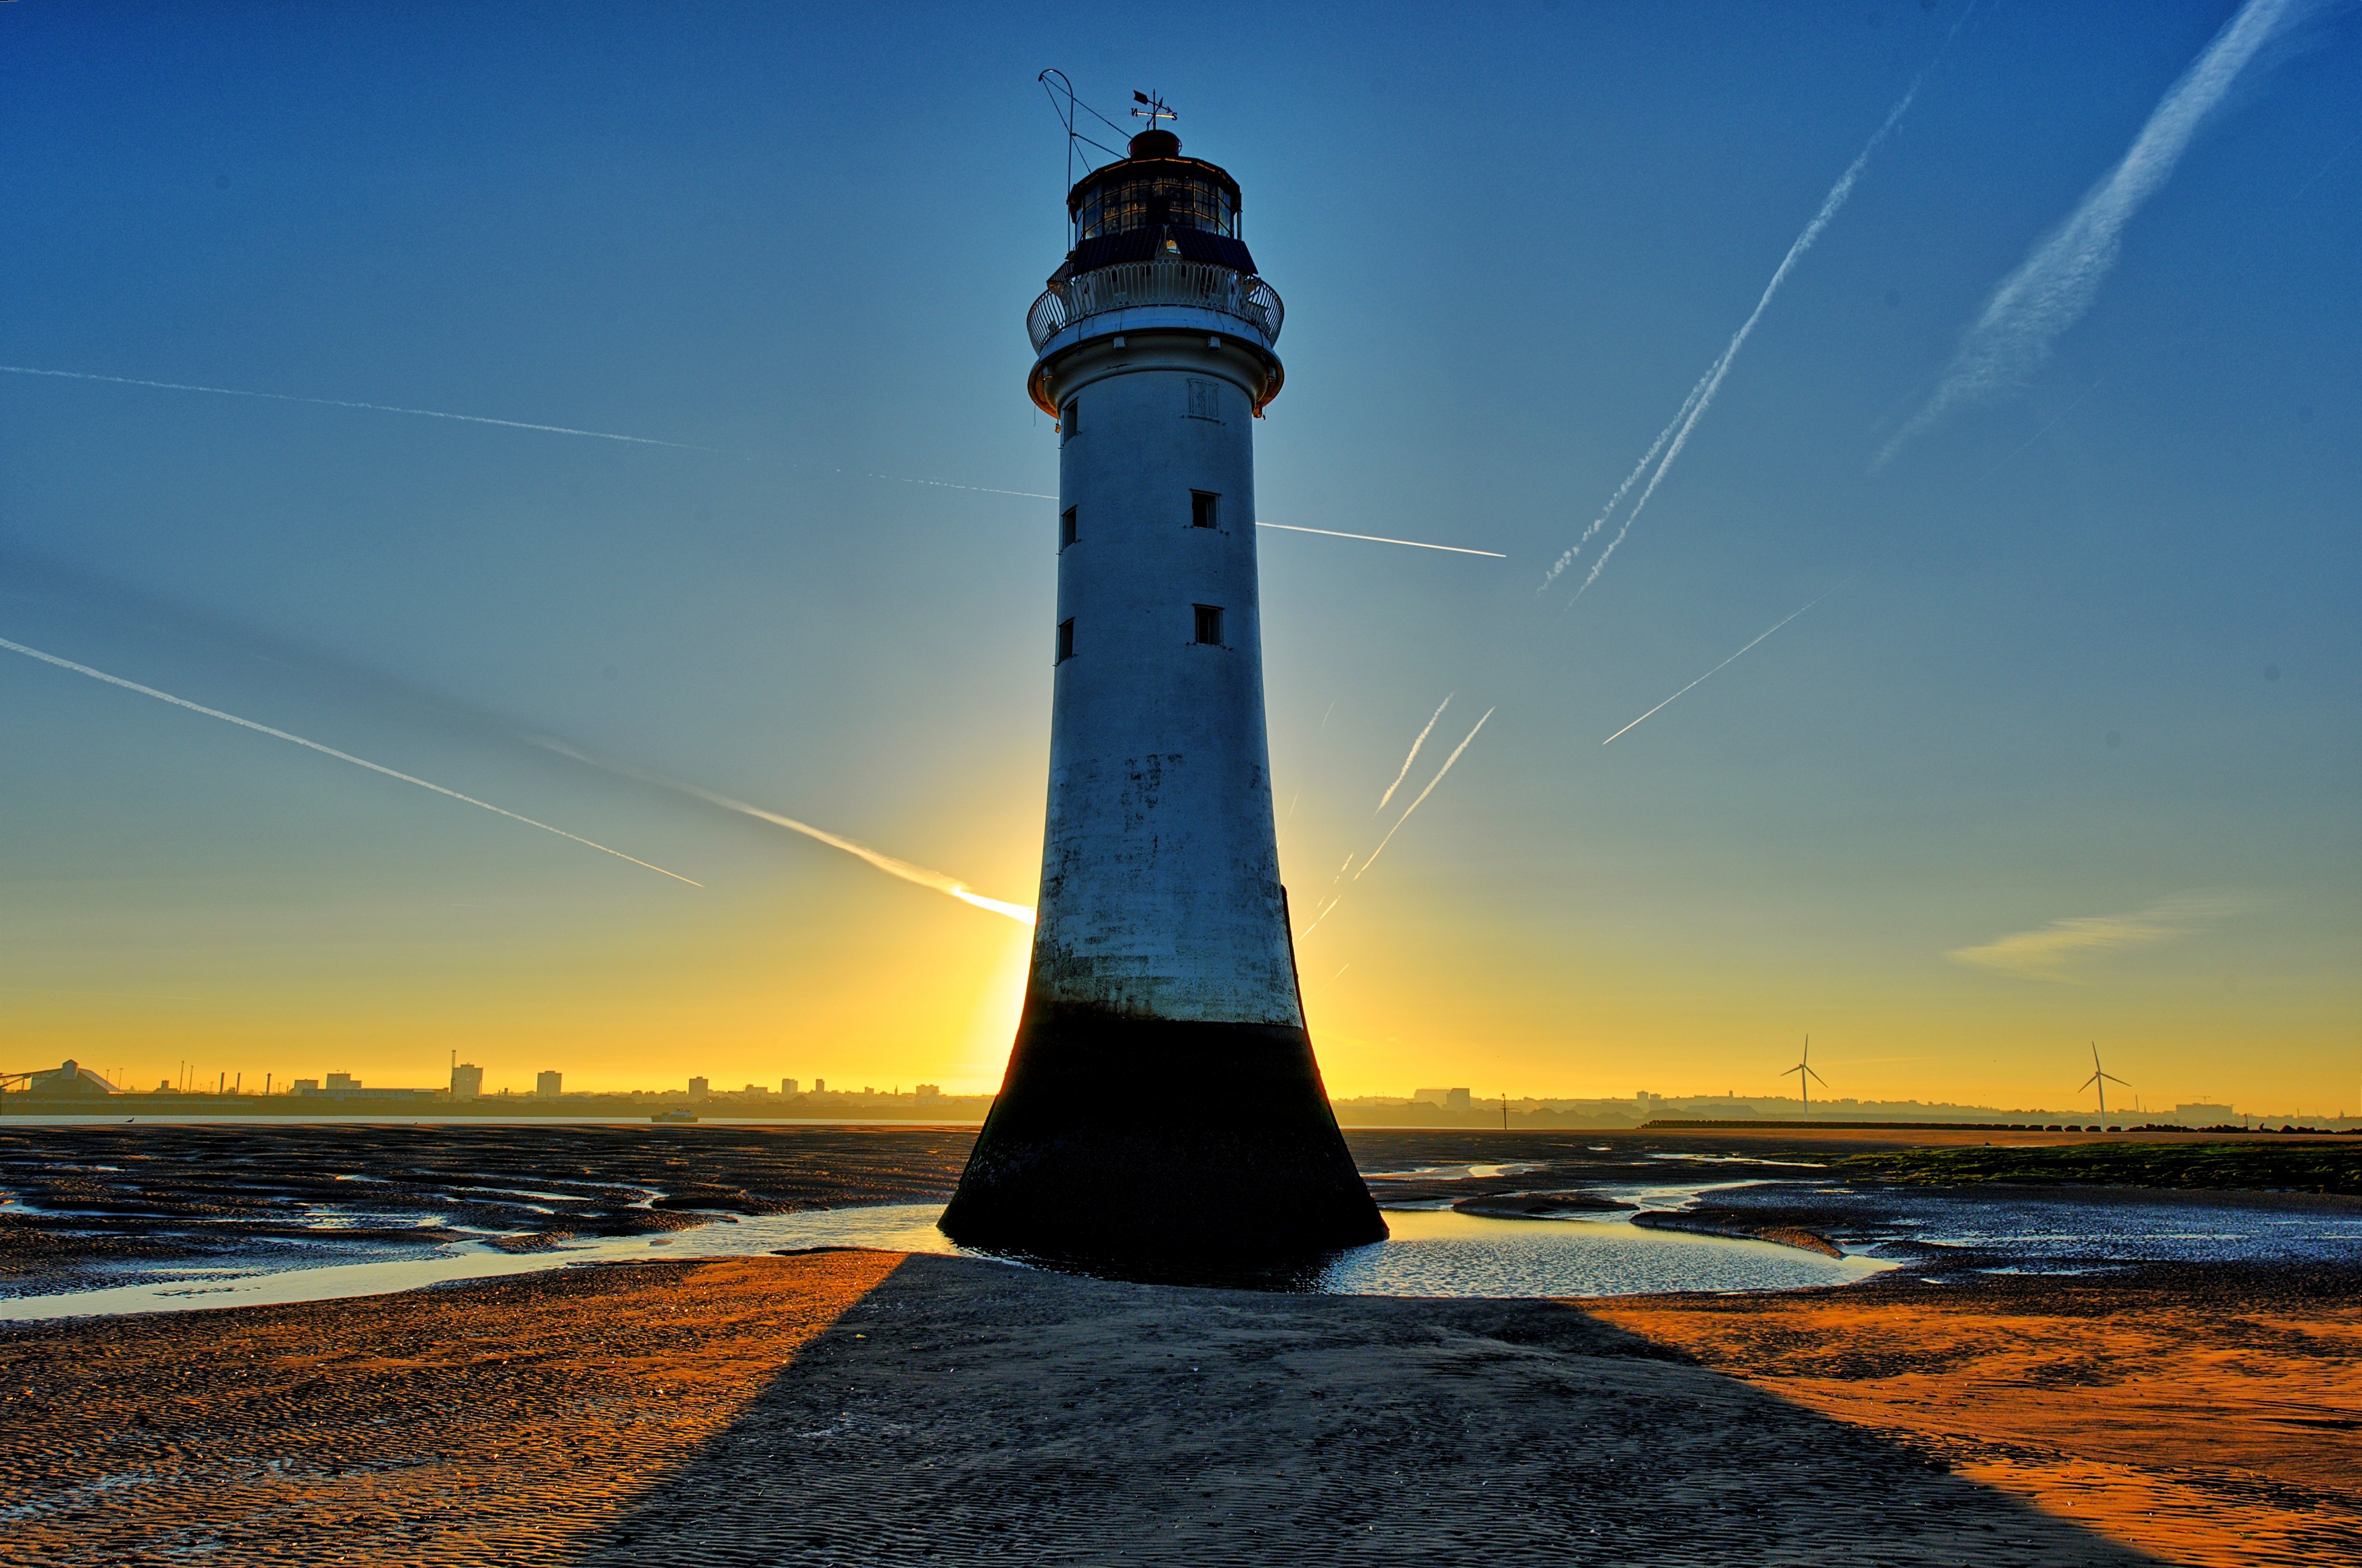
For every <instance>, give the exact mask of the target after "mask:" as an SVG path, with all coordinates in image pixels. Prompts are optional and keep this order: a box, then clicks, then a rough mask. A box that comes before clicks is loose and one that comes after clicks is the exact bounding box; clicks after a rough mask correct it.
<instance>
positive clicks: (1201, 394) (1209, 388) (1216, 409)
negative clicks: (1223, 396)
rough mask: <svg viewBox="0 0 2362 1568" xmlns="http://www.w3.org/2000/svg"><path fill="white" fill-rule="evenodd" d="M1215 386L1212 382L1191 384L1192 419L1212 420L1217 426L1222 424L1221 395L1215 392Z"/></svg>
mask: <svg viewBox="0 0 2362 1568" xmlns="http://www.w3.org/2000/svg"><path fill="white" fill-rule="evenodd" d="M1214 386H1215V383H1214V382H1212V381H1191V382H1190V383H1189V417H1190V418H1192V419H1210V420H1212V421H1213V422H1214V423H1215V424H1217V425H1219V424H1220V423H1221V422H1222V404H1221V402H1220V393H1218V392H1215V390H1214Z"/></svg>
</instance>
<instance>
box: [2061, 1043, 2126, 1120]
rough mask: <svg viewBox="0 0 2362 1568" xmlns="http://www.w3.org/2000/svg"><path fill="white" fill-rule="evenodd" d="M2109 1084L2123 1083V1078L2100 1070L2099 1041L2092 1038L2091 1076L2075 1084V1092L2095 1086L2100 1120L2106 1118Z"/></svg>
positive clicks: (2079, 1092)
mask: <svg viewBox="0 0 2362 1568" xmlns="http://www.w3.org/2000/svg"><path fill="white" fill-rule="evenodd" d="M2110 1084H2125V1080H2124V1079H2122V1078H2120V1077H2116V1075H2115V1074H2114V1073H2103V1072H2102V1071H2101V1070H2100V1043H2099V1042H2098V1041H2096V1040H2094V1041H2092V1076H2091V1077H2088V1078H2085V1079H2084V1080H2083V1081H2082V1083H2081V1085H2079V1086H2077V1088H2076V1090H2075V1092H2076V1093H2078V1094H2081V1093H2082V1092H2083V1090H2084V1089H2087V1088H2097V1089H2098V1090H2099V1091H2100V1120H2101V1121H2106V1120H2107V1119H2108V1086H2109V1085H2110ZM2132 1087H2133V1086H2132V1085H2130V1084H2125V1088H2132Z"/></svg>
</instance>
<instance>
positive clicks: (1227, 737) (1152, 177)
mask: <svg viewBox="0 0 2362 1568" xmlns="http://www.w3.org/2000/svg"><path fill="white" fill-rule="evenodd" d="M1150 125H1151V128H1149V129H1148V130H1146V131H1143V132H1142V133H1141V134H1140V135H1138V136H1136V137H1134V138H1131V148H1130V156H1129V157H1127V158H1124V159H1120V160H1117V161H1115V162H1112V163H1109V164H1107V165H1105V166H1103V167H1101V168H1099V169H1098V170H1095V171H1092V172H1090V173H1089V174H1087V175H1086V176H1085V177H1084V178H1083V179H1082V180H1081V181H1080V182H1078V183H1076V185H1075V186H1074V188H1073V189H1072V190H1071V191H1070V192H1069V193H1068V194H1067V197H1066V211H1067V217H1068V220H1069V234H1070V236H1071V238H1072V244H1073V248H1072V249H1071V250H1070V251H1069V252H1068V253H1067V256H1066V259H1065V262H1064V263H1063V264H1062V265H1061V266H1060V267H1059V268H1058V270H1057V271H1055V272H1054V273H1053V274H1052V275H1051V277H1050V280H1049V287H1048V288H1047V289H1046V290H1045V291H1044V292H1043V294H1042V296H1041V297H1040V298H1039V299H1037V300H1036V301H1035V302H1034V304H1033V308H1032V311H1031V312H1030V313H1029V314H1028V315H1027V318H1026V327H1027V331H1028V335H1029V336H1030V337H1031V338H1032V345H1033V349H1034V356H1035V358H1034V362H1033V368H1032V372H1031V374H1030V376H1029V377H1028V380H1027V383H1026V386H1027V391H1028V392H1030V393H1031V394H1032V399H1033V402H1034V403H1036V404H1037V405H1039V406H1040V407H1041V408H1042V410H1043V412H1044V413H1046V414H1050V415H1052V416H1053V418H1054V420H1055V422H1056V435H1057V441H1058V513H1057V536H1056V537H1057V573H1058V591H1057V609H1056V612H1055V615H1054V626H1052V627H1045V628H1044V630H1045V631H1047V632H1050V633H1051V634H1052V635H1051V638H1050V643H1051V650H1050V651H1051V653H1052V657H1053V658H1054V675H1053V690H1054V695H1053V698H1052V709H1051V723H1050V788H1049V809H1048V815H1047V820H1046V824H1045V828H1044V832H1043V847H1042V889H1041V896H1040V900H1039V916H1038V922H1037V924H1036V925H1035V928H1034V936H1033V954H1032V971H1031V974H1030V976H1029V977H1028V981H1027V985H1026V993H1025V1004H1024V1010H1023V1012H1022V1014H1021V1018H1020V1020H1019V1022H1018V1026H1017V1039H1016V1043H1015V1046H1014V1048H1013V1050H1012V1051H1011V1052H1010V1061H1009V1070H1008V1074H1007V1077H1005V1078H1004V1079H1003V1080H1002V1083H1001V1088H1000V1093H999V1097H998V1098H997V1099H995V1100H994V1102H993V1107H992V1110H991V1113H990V1115H989V1116H988V1118H987V1119H986V1121H985V1124H984V1130H983V1132H982V1133H981V1134H980V1135H979V1136H978V1138H977V1143H976V1148H975V1150H974V1152H973V1153H972V1154H970V1155H969V1157H968V1163H967V1167H966V1171H965V1173H964V1174H963V1175H962V1176H961V1177H960V1184H959V1190H958V1193H957V1195H956V1196H955V1198H953V1200H952V1203H951V1206H950V1208H949V1209H946V1210H945V1211H944V1218H943V1221H942V1224H943V1229H944V1231H946V1232H948V1233H949V1234H950V1235H951V1236H952V1237H953V1238H954V1239H955V1240H957V1241H959V1242H965V1243H969V1244H974V1245H980V1246H987V1247H995V1248H1007V1249H1015V1250H1021V1251H1026V1252H1035V1253H1126V1254H1164V1255H1172V1254H1201V1255H1202V1254H1228V1255H1263V1256H1282V1255H1288V1254H1301V1253H1313V1252H1319V1251H1321V1250H1325V1249H1330V1248H1336V1247H1343V1246H1351V1245H1356V1244H1359V1243H1362V1242H1374V1241H1378V1240H1381V1239H1383V1238H1384V1237H1385V1234H1386V1229H1385V1222H1384V1221H1383V1220H1380V1219H1379V1217H1378V1212H1377V1208H1376V1206H1375V1204H1374V1203H1373V1202H1372V1201H1371V1198H1370V1195H1369V1191H1368V1189H1367V1188H1366V1187H1364V1186H1363V1183H1362V1180H1361V1177H1360V1176H1359V1175H1358V1173H1356V1172H1355V1170H1354V1168H1353V1163H1352V1156H1351V1154H1349V1153H1348V1152H1347V1150H1346V1148H1345V1142H1344V1139H1343V1137H1342V1136H1341V1134H1340V1133H1339V1132H1338V1130H1337V1121H1336V1117H1335V1115H1334V1114H1333V1113H1332V1112H1331V1111H1330V1108H1329V1100H1328V1095H1327V1092H1326V1090H1325V1089H1324V1088H1322V1085H1321V1081H1320V1070H1319V1066H1318V1064H1317V1063H1316V1062H1315V1061H1314V1059H1313V1055H1312V1041H1311V1037H1310V1035H1309V1033H1308V1032H1307V1030H1306V1028H1305V1022H1304V1006H1303V1000H1302V997H1301V995H1300V992H1299V988H1298V985H1297V972H1296V953H1295V943H1294V938H1293V934H1292V933H1291V931H1290V929H1289V923H1288V903H1287V892H1286V889H1285V888H1284V887H1282V886H1281V883H1280V876H1279V849H1278V844H1277V840H1276V836H1275V829H1274V823H1273V819H1272V798H1271V761H1270V745H1269V742H1268V740H1267V737H1266V734H1265V730H1264V701H1263V617H1262V609H1261V601H1260V596H1259V594H1258V591H1257V585H1256V567H1255V505H1254V422H1255V420H1257V419H1258V418H1260V417H1261V416H1262V414H1263V411H1264V406H1265V405H1266V404H1268V403H1270V402H1271V400H1272V399H1273V398H1274V397H1275V396H1277V395H1278V392H1279V389H1280V381H1281V378H1282V376H1283V373H1284V372H1283V370H1282V367H1281V364H1280V359H1279V355H1278V352H1277V344H1278V340H1279V331H1280V321H1281V304H1280V299H1279V296H1278V294H1277V293H1275V292H1274V291H1273V290H1272V288H1271V286H1270V285H1269V284H1268V283H1266V282H1264V281H1263V280H1262V279H1261V278H1260V277H1259V276H1257V275H1256V272H1255V267H1254V260H1253V257H1252V256H1251V255H1250V254H1249V252H1248V249H1247V247H1246V244H1245V242H1244V240H1243V239H1242V238H1241V237H1240V226H1239V212H1240V207H1241V200H1240V191H1239V185H1238V182H1237V181H1235V180H1233V179H1231V176H1230V175H1229V174H1228V173H1227V172H1225V171H1223V170H1221V169H1220V168H1218V167H1216V166H1215V165H1213V164H1211V163H1208V162H1205V161H1203V160H1199V159H1194V158H1185V157H1183V156H1182V153H1181V142H1180V139H1179V138H1177V137H1175V135H1174V134H1173V133H1172V132H1170V131H1168V130H1164V129H1163V128H1161V127H1157V126H1156V125H1155V123H1154V120H1153V118H1152V119H1151V122H1150Z"/></svg>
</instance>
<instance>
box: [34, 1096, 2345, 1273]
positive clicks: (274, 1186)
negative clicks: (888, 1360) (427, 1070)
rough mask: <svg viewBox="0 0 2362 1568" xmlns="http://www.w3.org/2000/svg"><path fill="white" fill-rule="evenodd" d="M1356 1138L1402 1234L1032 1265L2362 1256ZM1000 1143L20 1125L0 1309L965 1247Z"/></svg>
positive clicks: (1654, 1153)
mask: <svg viewBox="0 0 2362 1568" xmlns="http://www.w3.org/2000/svg"><path fill="white" fill-rule="evenodd" d="M1349 1136H1350V1143H1351V1144H1352V1148H1353V1150H1354V1153H1355V1155H1356V1159H1357V1162H1358V1163H1359V1165H1360V1166H1361V1168H1362V1170H1363V1173H1364V1175H1365V1176H1366V1178H1367V1179H1368V1180H1369V1182H1370V1185H1371V1187H1372V1188H1373V1189H1374V1192H1375V1193H1376V1194H1377V1196H1378V1198H1379V1201H1380V1202H1381V1203H1382V1204H1383V1205H1385V1206H1386V1207H1387V1208H1388V1209H1389V1210H1390V1211H1392V1212H1393V1214H1394V1216H1395V1218H1394V1220H1393V1224H1394V1229H1395V1231H1396V1242H1393V1243H1389V1244H1388V1245H1387V1246H1386V1247H1385V1248H1383V1249H1380V1250H1378V1251H1376V1252H1363V1253H1350V1254H1341V1255H1340V1256H1339V1257H1337V1258H1333V1259H1326V1260H1314V1261H1311V1262H1309V1263H1308V1264H1306V1265H1305V1266H1303V1267H1301V1268H1297V1269H1293V1270H1286V1271H1263V1272H1261V1273H1257V1274H1254V1275H1253V1276H1247V1275H1230V1274H1218V1273H1209V1272H1208V1271H1207V1270H1205V1269H1203V1268H1201V1267H1197V1266H1195V1265H1192V1266H1189V1267H1184V1268H1179V1269H1167V1270H1165V1271H1164V1272H1163V1273H1157V1272H1155V1271H1149V1272H1147V1273H1143V1272H1142V1271H1141V1270H1139V1269H1137V1268H1132V1269H1125V1268H1120V1267H1115V1266H1112V1265H1108V1264H1105V1263H1104V1261H1102V1262H1101V1263H1100V1264H1094V1263H1093V1261H1092V1260H1027V1261H1034V1262H1042V1261H1049V1262H1051V1263H1052V1264H1054V1266H1064V1267H1068V1268H1069V1269H1070V1270H1073V1271H1079V1272H1085V1273H1099V1274H1109V1275H1118V1276H1121V1277H1131V1278H1136V1279H1146V1280H1148V1281H1149V1282H1154V1281H1156V1280H1159V1279H1163V1280H1166V1281H1168V1282H1172V1283H1198V1284H1220V1285H1247V1286H1256V1287H1261V1288H1276V1289H1295V1290H1315V1291H1319V1290H1326V1291H1332V1292H1337V1291H1342V1292H1349V1293H1363V1294H1380V1295H1418V1294H1429V1295H1462V1296H1473V1295H1498V1296H1520V1295H1523V1296H1533V1295H1563V1296H1590V1295H1598V1294H1603V1293H1606V1294H1617V1293H1625V1292H1631V1291H1661V1290H1683V1289H1749V1290H1752V1289H1767V1288H1794V1287H1798V1286H1816V1285H1827V1284H1835V1283H1841V1282H1844V1281H1848V1280H1854V1279H1860V1278H1861V1277H1863V1276H1864V1275H1866V1274H1867V1273H1869V1272H1871V1271H1873V1270H1874V1269H1876V1268H1879V1267H1884V1266H1898V1267H1901V1268H1904V1269H1906V1270H1908V1271H1910V1272H1911V1273H1913V1274H1914V1275H1915V1276H1918V1277H1922V1278H1931V1279H1947V1278H1954V1277H1971V1276H1976V1275H1982V1274H1986V1273H1991V1272H1994V1271H2034V1272H2039V1273H2062V1272H2076V1271H2095V1270H2096V1271H2105V1270H2111V1269H2123V1268H2125V1267H2130V1266H2133V1265H2136V1264H2147V1263H2163V1262H2197V1261H2216V1262H2225V1263H2270V1262H2279V1263H2316V1264H2356V1263H2362V1199H2356V1198H2345V1197H2337V1196H2319V1195H2302V1194H2285V1193H2279V1194H2275V1193H2225V1192H2167V1193H2159V1192H2147V1191H2141V1190H2136V1189H2123V1188H2108V1187H2062V1186H2050V1187H2009V1186H2003V1185H1977V1186H1969V1187H1937V1186H1927V1185H1918V1184H1913V1183H1906V1182H1894V1181H1888V1180H1885V1179H1882V1177H1881V1176H1879V1175H1878V1174H1877V1173H1876V1172H1875V1171H1871V1170H1865V1169H1864V1168H1863V1167H1862V1165H1860V1161H1859V1159H1858V1156H1860V1155H1861V1154H1864V1153H1870V1154H1877V1153H1879V1152H1881V1151H1887V1150H1893V1149H1898V1148H1910V1147H1914V1146H1915V1145H1914V1144H1911V1143H1905V1142H1904V1141H1902V1140H1899V1139H1885V1140H1881V1139H1876V1138H1863V1137H1861V1136H1860V1135H1850V1136H1846V1137H1838V1138H1832V1137H1829V1136H1826V1135H1818V1134H1813V1133H1803V1134H1797V1135H1790V1136H1765V1135H1762V1134H1749V1135H1745V1136H1737V1137H1734V1136H1728V1135H1720V1134H1714V1133H1695V1132H1663V1133H1630V1132H1620V1133H1583V1132H1573V1133H1564V1134H1560V1133H1541V1134H1538V1133H1532V1132H1511V1133H1486V1132H1387V1131H1355V1132H1352V1133H1351V1134H1350V1135H1349ZM973 1137H974V1130H973V1129H972V1128H966V1127H921V1128H882V1127H813V1126H768V1127H766V1126H759V1125H756V1126H747V1125H734V1126H652V1125H647V1124H638V1123H633V1124H615V1125H579V1124H576V1125H556V1126H553V1125H549V1124H546V1123H540V1124H533V1123H526V1124H521V1125H511V1124H497V1123H494V1124H486V1123H482V1122H474V1121H470V1122H464V1123H457V1124H453V1123H423V1124H399V1123H397V1124H360V1125H355V1124H349V1123H348V1124H314V1125H303V1124H295V1125H286V1124H280V1125H270V1124H263V1125H256V1124H250V1123H249V1124H237V1125H219V1124H197V1125H189V1124H161V1125H157V1124H143V1125H123V1124H120V1123H113V1124H91V1125H75V1126H7V1125H5V1124H0V1317H6V1315H7V1313H6V1303H7V1302H8V1301H9V1300H11V1299H14V1300H18V1301H22V1302H25V1304H26V1305H25V1309H24V1311H23V1313H22V1314H21V1315H24V1316H42V1315H50V1314H52V1313H56V1312H60V1311H66V1310H74V1309H77V1308H76V1307H75V1306H74V1305H73V1304H72V1302H70V1301H67V1300H65V1299H64V1297H70V1296H76V1295H79V1294H81V1293H85V1292H94V1293H105V1294H94V1295H93V1297H92V1299H91V1301H90V1303H89V1305H90V1308H91V1309H93V1310H157V1309H172V1308H176V1307H192V1306H204V1307H212V1306H224V1305H231V1304H235V1303H236V1302H238V1301H241V1300H253V1299H270V1298H274V1297H271V1296H270V1294H269V1293H267V1292H265V1293H262V1294H260V1295H258V1294H257V1293H255V1292H254V1291H252V1290H246V1289H245V1288H244V1286H245V1282H251V1281H252V1280H254V1279H255V1278H256V1277H258V1276H260V1275H268V1276H270V1277H273V1278H292V1276H293V1275H297V1274H303V1275H304V1276H305V1277H304V1281H303V1282H302V1288H297V1287H295V1286H289V1287H287V1288H285V1289H282V1290H281V1291H280V1292H279V1294H278V1295H277V1296H276V1297H275V1298H277V1299H281V1300H295V1299H304V1298H308V1297H307V1295H306V1292H307V1291H308V1293H309V1297H318V1296H326V1295H330V1294H362V1293H366V1292H374V1291H382V1290H386V1289H401V1288H412V1287H414V1286H422V1285H427V1284H434V1283H438V1282H445V1281H449V1280H453V1279H458V1278H462V1277H472V1276H480V1275H490V1274H495V1273H504V1272H510V1270H511V1268H512V1266H515V1267H528V1266H543V1265H548V1266H558V1265H573V1264H590V1263H597V1262H605V1261H624V1260H629V1261H641V1260H645V1259H647V1258H650V1257H654V1256H657V1255H659V1254H658V1253H656V1252H654V1251H652V1250H651V1249H652V1248H656V1247H661V1246H665V1245H671V1244H678V1245H679V1248H680V1251H681V1253H700V1254H703V1255H740V1254H745V1253H757V1252H762V1251H767V1250H774V1249H782V1248H800V1247H804V1246H809V1245H815V1244H831V1245H867V1246H876V1247H883V1248H887V1249H889V1250H895V1251H910V1250H920V1251H939V1250H945V1249H947V1247H948V1243H945V1242H943V1241H942V1239H941V1238H940V1237H939V1236H938V1235H936V1234H935V1233H934V1232H933V1231H932V1229H931V1224H932V1218H933V1212H934V1211H935V1209H934V1207H933V1206H939V1205H940V1204H941V1203H942V1201H943V1200H944V1198H947V1197H948V1196H949V1194H950V1191H951V1188H952V1186H953V1184H954V1183H955V1181H956V1179H957V1176H958V1172H959V1169H960V1166H961V1165H962V1163H963V1162H964V1161H965V1159H966V1153H967V1148H968V1145H969V1143H971V1142H972V1140H973ZM2339 1152H2340V1153H2342V1152H2343V1150H2342V1149H2341V1150H2340V1151H2339ZM2357 1152H2362V1151H2357ZM1709 1238H1710V1239H1712V1242H1713V1244H1710V1245H1708V1244H1699V1243H1702V1242H1705V1240H1706V1239H1709ZM668 1239H669V1240H668ZM503 1259H506V1260H509V1261H508V1262H506V1263H504V1262H502V1260H503ZM1265 1275H1268V1277H1266V1276H1265ZM348 1277H349V1281H350V1283H349V1284H348V1283H347V1279H348ZM141 1291H145V1292H147V1295H145V1296H141V1295H139V1294H138V1293H139V1292H141ZM241 1291H243V1294H241Z"/></svg>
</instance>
